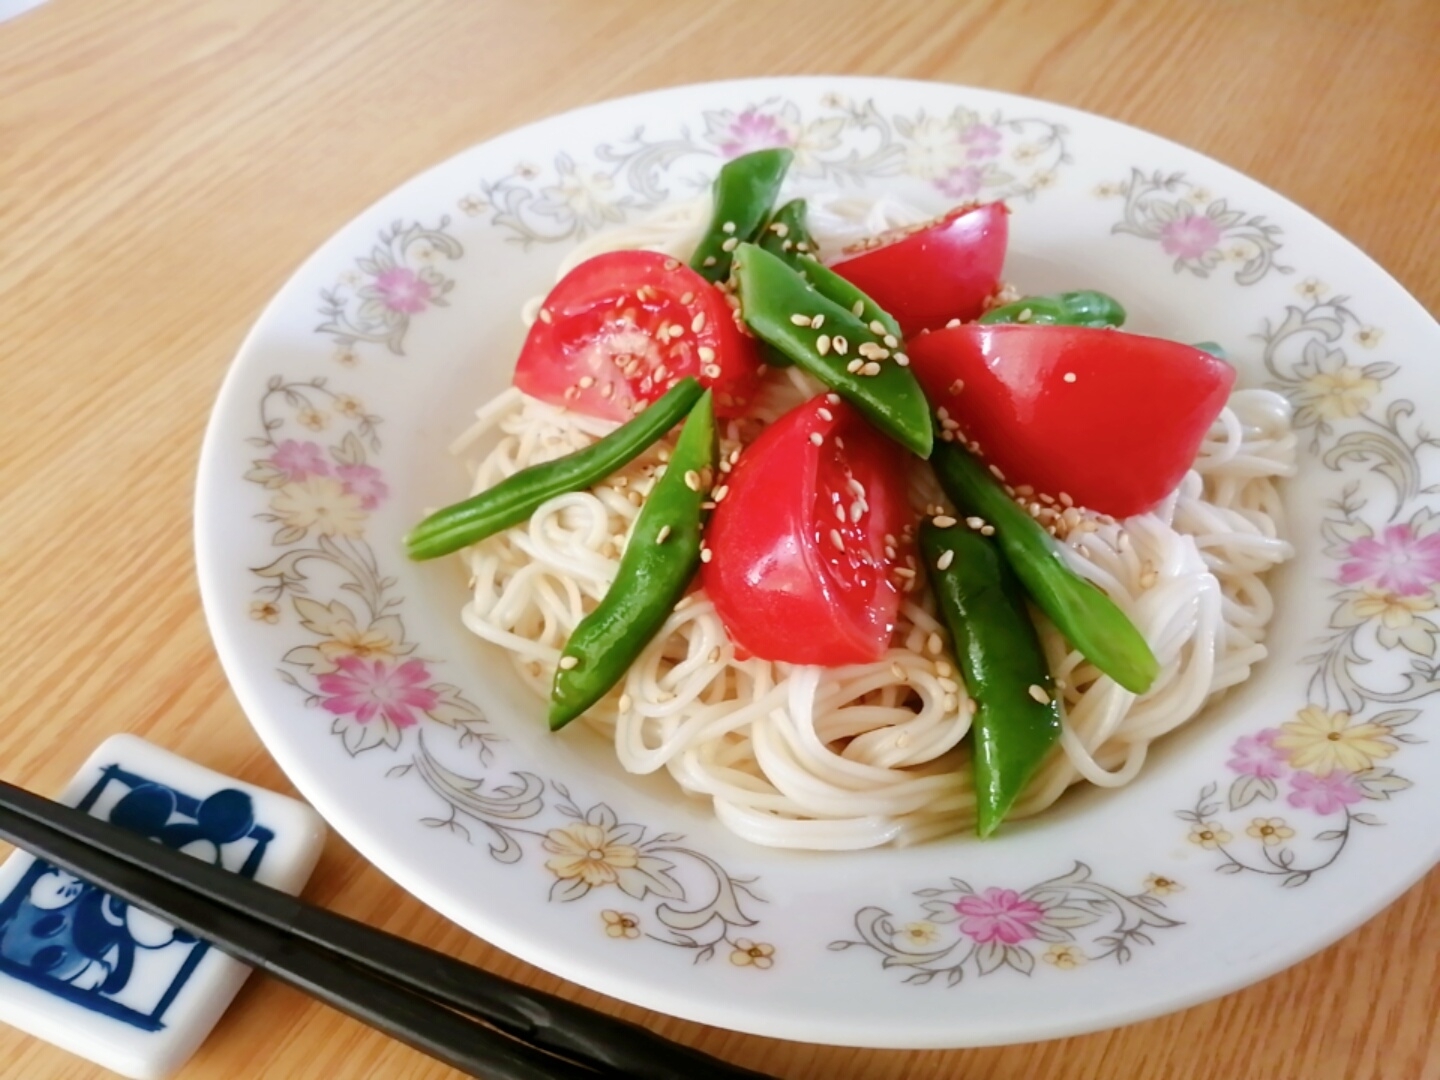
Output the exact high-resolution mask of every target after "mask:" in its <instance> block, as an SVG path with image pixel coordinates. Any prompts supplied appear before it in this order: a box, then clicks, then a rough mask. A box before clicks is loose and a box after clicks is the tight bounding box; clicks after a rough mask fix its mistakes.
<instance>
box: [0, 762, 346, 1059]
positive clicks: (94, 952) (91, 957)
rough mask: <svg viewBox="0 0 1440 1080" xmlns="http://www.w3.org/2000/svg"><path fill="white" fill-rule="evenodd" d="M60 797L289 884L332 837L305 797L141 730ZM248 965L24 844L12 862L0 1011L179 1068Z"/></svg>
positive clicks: (3, 878)
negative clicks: (217, 767) (146, 736)
mask: <svg viewBox="0 0 1440 1080" xmlns="http://www.w3.org/2000/svg"><path fill="white" fill-rule="evenodd" d="M59 801H60V802H64V803H67V804H68V805H71V806H78V807H80V808H81V809H83V810H87V811H89V812H90V813H91V814H93V815H94V816H96V817H99V818H104V819H107V820H109V821H111V822H114V823H115V824H118V825H122V826H124V827H125V828H128V829H132V830H134V831H136V832H139V833H142V834H143V835H145V836H148V837H150V838H152V839H154V840H155V841H157V842H159V843H161V844H164V845H166V846H167V847H172V848H176V849H178V850H181V851H184V852H186V853H188V854H191V855H194V856H195V857H197V858H201V859H205V860H206V861H208V862H212V863H216V864H218V865H221V866H224V867H225V868H226V869H228V870H231V871H234V872H235V873H238V874H243V875H245V876H246V877H252V878H254V879H256V880H257V881H261V882H263V883H265V884H267V885H272V886H274V887H276V888H278V889H283V890H285V891H286V892H289V893H298V892H299V891H300V889H301V888H302V887H303V886H304V884H305V882H306V881H307V880H308V879H309V877H310V872H311V871H312V870H313V869H314V867H315V862H316V860H317V859H318V858H319V856H320V848H321V846H322V845H323V843H324V839H325V826H324V823H323V822H322V821H321V819H320V817H319V815H318V814H316V813H315V811H313V810H311V809H310V808H309V807H308V806H306V805H305V804H304V803H301V802H298V801H296V800H295V799H291V798H289V797H287V796H284V795H279V794H276V793H275V792H273V791H265V790H263V789H261V788H257V787H254V786H252V785H250V784H244V783H241V782H240V781H238V780H234V779H231V778H230V777H227V776H222V775H221V774H219V773H217V772H213V771H211V770H210V769H206V768H203V767H202V766H200V765H197V764H195V763H194V762H191V761H187V760H186V759H184V758H182V757H178V756H176V755H175V754H172V753H170V752H169V751H166V750H162V749H160V748H159V747H157V746H154V745H152V744H151V743H148V742H146V741H145V740H143V739H140V738H137V737H135V736H133V735H117V736H114V737H113V738H110V739H107V740H106V741H105V742H104V743H102V744H101V745H100V747H99V748H98V749H97V750H96V751H95V752H94V753H93V754H91V755H90V759H89V760H88V761H87V762H86V763H85V765H84V767H83V768H81V770H80V771H79V772H78V773H77V774H76V775H75V777H74V779H72V780H71V781H70V784H69V785H68V786H67V788H66V789H65V791H64V793H63V794H62V795H61V796H60V797H59ZM249 972H250V969H249V968H247V967H246V966H245V965H243V964H241V963H239V962H238V961H236V960H232V959H231V958H230V957H228V956H225V955H224V954H222V953H220V952H218V951H217V950H215V949H212V948H210V947H209V946H207V945H206V944H205V943H203V942H197V941H196V940H195V939H194V938H191V937H190V936H188V935H186V934H184V933H181V932H178V931H176V930H174V928H172V927H171V926H170V925H169V924H168V923H165V922H162V921H161V920H159V919H156V918H154V917H152V916H150V915H148V914H146V913H145V912H142V911H139V910H138V909H135V908H132V907H131V906H130V905H128V904H126V903H124V902H123V901H120V900H117V899H116V898H114V897H112V896H110V895H109V894H108V893H105V892H104V891H102V890H100V889H98V888H96V887H95V886H93V885H90V884H89V883H88V882H85V881H82V880H77V879H76V878H75V877H73V876H72V875H70V874H68V873H66V872H64V871H62V870H59V869H56V868H55V867H52V866H50V865H49V864H48V863H46V862H44V861H43V860H36V859H34V858H33V857H32V856H30V855H29V854H28V853H26V852H23V851H19V852H16V853H15V854H14V855H12V856H11V857H10V859H9V860H7V861H6V863H5V864H4V866H0V1021H3V1022H5V1023H8V1024H11V1025H13V1026H15V1027H18V1028H21V1029H22V1030H24V1031H28V1032H29V1033H30V1034H32V1035H36V1036H38V1037H39V1038H42V1039H45V1040H46V1041H48V1042H51V1043H54V1044H55V1045H57V1046H60V1047H63V1048H64V1049H66V1050H69V1051H71V1052H73V1053H76V1054H79V1055H81V1056H83V1057H86V1058H89V1059H90V1060H91V1061H94V1062H95V1063H97V1064H99V1065H103V1066H105V1067H106V1068H108V1069H111V1070H113V1071H115V1072H117V1073H121V1074H123V1075H125V1076H131V1077H135V1078H137V1080H160V1078H162V1077H167V1076H170V1075H172V1074H173V1073H174V1072H175V1071H176V1070H177V1069H179V1068H180V1066H181V1065H183V1064H184V1063H185V1062H186V1061H187V1060H188V1059H189V1057H190V1056H191V1054H193V1053H194V1052H195V1050H196V1049H197V1048H198V1047H199V1046H200V1044H201V1043H202V1042H203V1041H204V1040H205V1037H206V1036H207V1035H208V1034H209V1033H210V1030H211V1029H212V1028H213V1027H214V1026H215V1023H216V1021H218V1020H219V1019H220V1016H221V1015H222V1014H223V1013H224V1011H225V1009H226V1007H227V1006H228V1005H229V1004H230V1002H231V1000H232V999H233V998H234V997H235V994H236V992H237V991H238V990H239V989H240V986H241V984H242V983H243V982H244V981H245V977H246V976H247V975H248V974H249Z"/></svg>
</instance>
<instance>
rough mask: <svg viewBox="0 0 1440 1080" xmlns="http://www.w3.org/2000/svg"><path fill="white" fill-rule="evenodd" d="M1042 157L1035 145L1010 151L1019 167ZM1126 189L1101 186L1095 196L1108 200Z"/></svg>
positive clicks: (1023, 145) (1024, 144)
mask: <svg viewBox="0 0 1440 1080" xmlns="http://www.w3.org/2000/svg"><path fill="white" fill-rule="evenodd" d="M1039 156H1040V147H1039V146H1037V145H1036V144H1035V143H1028V142H1024V143H1020V144H1019V145H1018V146H1016V147H1015V149H1014V150H1012V151H1010V157H1011V158H1012V159H1013V160H1014V162H1015V164H1017V165H1029V164H1030V162H1032V161H1034V160H1035V159H1036V158H1038V157H1039ZM1124 190H1125V188H1124V186H1123V185H1121V184H1101V185H1100V186H1099V187H1097V188H1096V189H1095V194H1096V195H1097V196H1099V197H1100V198H1102V199H1108V198H1109V197H1110V196H1112V195H1119V194H1120V193H1121V192H1122V191H1124Z"/></svg>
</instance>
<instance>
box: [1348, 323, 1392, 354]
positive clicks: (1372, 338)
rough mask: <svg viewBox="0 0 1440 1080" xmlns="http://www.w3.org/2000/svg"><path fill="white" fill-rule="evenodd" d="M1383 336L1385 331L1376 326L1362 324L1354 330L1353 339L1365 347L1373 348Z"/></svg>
mask: <svg viewBox="0 0 1440 1080" xmlns="http://www.w3.org/2000/svg"><path fill="white" fill-rule="evenodd" d="M1384 336H1385V331H1384V330H1381V329H1380V328H1379V327H1378V326H1362V327H1361V328H1360V329H1359V330H1356V331H1355V340H1356V341H1357V342H1359V343H1360V344H1361V345H1363V346H1365V348H1367V349H1373V348H1374V347H1375V346H1376V345H1379V344H1380V339H1381V338H1382V337H1384Z"/></svg>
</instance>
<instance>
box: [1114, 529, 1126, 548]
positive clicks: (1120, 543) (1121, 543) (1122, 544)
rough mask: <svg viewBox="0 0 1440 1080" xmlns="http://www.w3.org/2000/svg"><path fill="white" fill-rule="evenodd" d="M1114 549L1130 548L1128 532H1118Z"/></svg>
mask: <svg viewBox="0 0 1440 1080" xmlns="http://www.w3.org/2000/svg"><path fill="white" fill-rule="evenodd" d="M1115 550H1116V551H1129V550H1130V534H1129V533H1128V532H1122V533H1121V534H1120V536H1119V537H1118V538H1117V539H1116V541H1115Z"/></svg>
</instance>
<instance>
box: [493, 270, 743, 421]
mask: <svg viewBox="0 0 1440 1080" xmlns="http://www.w3.org/2000/svg"><path fill="white" fill-rule="evenodd" d="M702 315H703V316H704V318H703V319H700V318H699V317H700V316H702ZM697 320H698V325H699V326H700V329H699V330H696V329H695V326H696V325H697ZM676 327H678V328H679V330H680V333H679V334H677V335H673V336H672V334H671V333H669V332H668V330H669V328H676ZM661 331H666V332H665V333H664V334H663V337H662V333H661ZM702 349H704V350H707V355H706V356H705V357H704V358H702V356H701V350H702ZM709 353H713V356H710V355H709ZM686 375H694V376H696V377H697V378H698V379H699V380H700V381H701V383H703V384H704V385H706V386H708V387H710V388H712V389H713V390H714V391H715V412H716V414H717V415H718V416H722V417H732V416H739V415H741V414H743V413H744V411H745V408H746V406H747V405H748V404H749V401H750V398H751V397H752V396H753V395H754V393H755V391H756V389H758V387H759V385H760V377H761V364H760V354H759V350H758V348H757V346H756V344H755V340H754V339H753V338H752V337H750V336H749V334H748V333H747V332H746V331H745V330H743V329H742V328H741V326H740V324H739V323H738V321H737V319H736V316H735V312H734V309H732V308H731V306H730V304H729V302H728V300H727V298H726V296H725V294H724V293H722V292H721V291H720V290H719V289H717V288H716V287H715V286H714V285H712V284H710V282H708V281H706V280H705V279H704V278H702V277H701V276H700V275H699V274H697V273H696V272H695V271H694V270H691V269H690V268H689V267H688V266H685V265H684V264H683V263H681V262H680V261H679V260H677V259H674V258H671V257H670V256H668V255H665V254H662V253H660V252H655V251H610V252H606V253H604V254H601V255H596V256H595V257H594V258H591V259H586V260H585V261H584V262H583V263H581V264H580V265H579V266H577V267H575V268H574V269H573V270H571V271H570V272H569V273H568V274H566V275H565V277H564V278H562V279H561V280H560V282H559V283H558V284H556V286H555V287H554V288H553V289H551V290H550V294H549V295H548V296H546V298H545V302H544V304H542V305H541V308H540V315H539V317H538V318H537V319H536V320H535V323H534V325H533V326H531V327H530V332H529V334H528V335H526V338H525V344H524V346H523V347H522V348H521V350H520V359H519V360H518V361H517V363H516V365H515V377H514V383H515V385H516V386H517V387H519V388H520V389H521V390H523V391H524V392H525V393H527V394H529V395H530V396H531V397H535V398H539V399H540V400H541V401H548V402H550V403H551V404H552V405H562V406H564V407H566V408H569V409H574V410H575V411H576V412H581V413H585V414H586V415H588V416H597V417H601V418H604V419H609V420H628V419H630V417H632V416H633V415H635V413H637V412H639V411H640V409H641V408H643V407H644V405H645V404H646V403H648V402H651V401H654V400H655V399H656V398H658V397H660V395H662V394H663V393H665V391H666V390H668V389H670V387H671V386H673V385H674V384H675V382H676V381H677V380H678V379H681V378H683V377H684V376H686ZM582 381H584V385H581V383H582Z"/></svg>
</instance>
